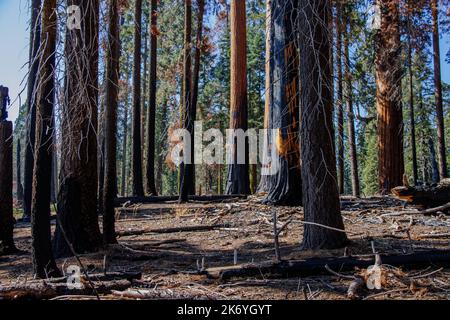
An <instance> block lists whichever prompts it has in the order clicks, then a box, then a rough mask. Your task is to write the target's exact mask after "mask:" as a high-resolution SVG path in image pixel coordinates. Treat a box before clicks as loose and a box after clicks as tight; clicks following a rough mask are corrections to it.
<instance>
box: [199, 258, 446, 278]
mask: <svg viewBox="0 0 450 320" xmlns="http://www.w3.org/2000/svg"><path fill="white" fill-rule="evenodd" d="M381 259H382V261H383V264H387V265H391V266H397V267H404V268H405V269H416V268H423V267H427V266H430V265H435V266H439V267H450V250H432V251H423V252H416V253H412V254H407V255H383V256H381ZM373 264H374V262H373V256H370V257H368V258H361V257H359V258H357V257H341V258H334V257H331V258H309V259H305V260H293V261H282V262H279V263H269V262H267V263H261V264H244V265H240V266H230V267H218V268H209V269H206V270H205V274H206V275H207V276H208V277H210V278H215V279H221V280H222V281H226V280H229V279H232V278H235V277H265V278H277V277H278V278H279V277H284V278H288V277H294V276H315V275H323V274H327V273H328V272H329V271H327V269H326V268H325V266H326V265H328V267H329V269H332V270H340V272H345V271H354V269H355V268H360V269H362V268H368V267H369V266H371V265H373Z"/></svg>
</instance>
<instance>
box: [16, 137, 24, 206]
mask: <svg viewBox="0 0 450 320" xmlns="http://www.w3.org/2000/svg"><path fill="white" fill-rule="evenodd" d="M16 194H17V201H23V185H22V145H21V143H20V139H17V146H16Z"/></svg>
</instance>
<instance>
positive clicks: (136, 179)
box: [131, 0, 144, 197]
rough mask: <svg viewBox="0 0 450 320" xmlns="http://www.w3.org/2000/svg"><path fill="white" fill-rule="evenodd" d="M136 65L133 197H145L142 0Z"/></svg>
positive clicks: (137, 12)
mask: <svg viewBox="0 0 450 320" xmlns="http://www.w3.org/2000/svg"><path fill="white" fill-rule="evenodd" d="M134 18H135V24H134V65H133V125H132V130H131V132H132V133H131V134H132V159H131V166H132V174H133V195H134V196H136V197H142V196H144V185H143V182H142V141H141V47H142V0H136V2H135V9H134Z"/></svg>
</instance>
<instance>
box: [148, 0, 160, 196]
mask: <svg viewBox="0 0 450 320" xmlns="http://www.w3.org/2000/svg"><path fill="white" fill-rule="evenodd" d="M149 34H150V81H149V84H148V99H149V103H148V110H147V121H148V123H147V166H146V177H147V188H146V189H147V193H148V194H149V195H155V196H156V195H158V192H157V191H156V183H155V123H156V81H157V80H156V76H157V62H158V51H157V49H158V47H157V46H158V1H157V0H151V7H150V27H149Z"/></svg>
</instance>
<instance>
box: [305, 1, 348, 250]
mask: <svg viewBox="0 0 450 320" xmlns="http://www.w3.org/2000/svg"><path fill="white" fill-rule="evenodd" d="M329 10H330V1H328V0H301V1H300V7H299V12H300V13H299V23H300V25H299V32H300V39H299V40H300V43H301V45H300V61H301V65H300V83H301V85H300V99H301V103H300V105H301V154H302V184H303V206H304V212H305V220H306V221H307V222H314V223H319V224H323V225H326V226H330V227H334V228H338V229H344V223H343V221H342V216H341V212H340V202H339V192H338V191H339V190H338V185H337V179H336V178H337V177H336V156H335V154H334V142H333V141H334V139H333V137H334V129H333V121H332V112H333V110H332V109H333V106H332V96H331V81H332V78H331V65H330V58H329V55H330V36H329V33H328V31H329V30H328V26H329V23H328V19H329V17H330V14H329ZM346 242H347V237H346V235H345V233H342V232H338V231H334V230H330V229H325V228H320V227H318V226H314V225H309V224H308V225H305V231H304V235H303V248H304V249H319V248H337V247H341V246H343V245H345V243H346Z"/></svg>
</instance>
